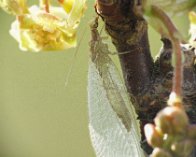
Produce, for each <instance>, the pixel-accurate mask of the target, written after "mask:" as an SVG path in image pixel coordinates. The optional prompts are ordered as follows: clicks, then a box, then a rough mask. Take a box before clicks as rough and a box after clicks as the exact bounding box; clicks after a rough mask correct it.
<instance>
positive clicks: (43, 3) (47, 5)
mask: <svg viewBox="0 0 196 157" xmlns="http://www.w3.org/2000/svg"><path fill="white" fill-rule="evenodd" d="M40 6H41V7H43V8H44V10H45V11H46V12H47V13H49V12H50V2H49V0H40Z"/></svg>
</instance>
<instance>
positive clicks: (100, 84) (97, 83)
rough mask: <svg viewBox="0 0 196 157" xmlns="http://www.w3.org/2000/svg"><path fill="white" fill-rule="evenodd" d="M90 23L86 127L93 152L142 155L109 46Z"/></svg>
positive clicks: (131, 111) (109, 155) (115, 156)
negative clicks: (90, 37) (87, 122)
mask: <svg viewBox="0 0 196 157" xmlns="http://www.w3.org/2000/svg"><path fill="white" fill-rule="evenodd" d="M97 24H98V23H97V21H95V24H94V25H93V24H92V25H91V30H92V40H91V41H90V49H91V55H90V56H91V58H90V61H89V71H88V107H89V131H90V136H91V141H92V145H93V147H94V149H95V152H96V155H97V156H104V157H119V156H123V157H131V156H133V155H134V157H144V153H143V151H142V149H141V148H140V129H139V123H138V121H137V120H136V113H135V110H134V108H133V106H132V104H131V102H130V100H129V97H128V95H127V92H126V90H125V88H124V86H123V82H122V80H121V78H120V76H119V73H118V70H117V68H116V66H115V64H114V63H113V62H112V60H111V58H110V57H109V54H110V52H109V50H108V49H106V45H105V44H104V43H103V42H102V41H101V37H100V35H99V33H98V31H97V30H96V27H97Z"/></svg>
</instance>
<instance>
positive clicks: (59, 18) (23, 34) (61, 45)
mask: <svg viewBox="0 0 196 157" xmlns="http://www.w3.org/2000/svg"><path fill="white" fill-rule="evenodd" d="M40 1H41V2H40V5H39V6H37V5H33V6H31V7H28V5H27V3H26V1H25V0H0V7H1V8H2V9H3V10H5V11H6V12H7V13H10V14H12V15H14V16H16V20H15V21H14V22H13V23H12V25H11V30H10V34H11V35H12V36H13V37H14V38H15V39H16V40H17V41H18V43H19V47H20V49H21V50H23V51H34V52H39V51H44V50H63V49H67V48H71V47H75V46H76V30H77V27H78V25H79V22H80V19H81V17H82V16H83V13H84V10H85V8H86V7H85V1H86V0H68V1H64V0H59V3H60V5H61V6H58V7H55V6H52V5H51V4H50V3H49V0H40Z"/></svg>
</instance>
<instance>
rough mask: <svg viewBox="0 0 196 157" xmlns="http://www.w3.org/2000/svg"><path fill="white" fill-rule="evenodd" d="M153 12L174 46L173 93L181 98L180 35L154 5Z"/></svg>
mask: <svg viewBox="0 0 196 157" xmlns="http://www.w3.org/2000/svg"><path fill="white" fill-rule="evenodd" d="M152 12H153V15H155V16H156V17H157V18H159V19H160V20H161V21H162V23H163V24H164V26H165V27H166V29H167V31H168V35H169V37H170V40H171V42H172V45H173V49H174V53H175V54H174V55H175V67H174V76H173V86H172V92H174V93H175V94H176V95H177V96H179V97H181V94H182V88H181V85H182V79H183V78H182V56H181V47H180V42H181V38H180V34H179V32H178V30H177V29H176V27H175V26H174V24H173V23H172V21H171V20H170V18H169V17H168V16H167V15H166V13H164V12H163V11H162V10H161V9H160V8H159V7H157V6H154V5H152Z"/></svg>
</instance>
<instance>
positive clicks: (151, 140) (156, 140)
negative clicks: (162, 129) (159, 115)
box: [144, 124, 163, 147]
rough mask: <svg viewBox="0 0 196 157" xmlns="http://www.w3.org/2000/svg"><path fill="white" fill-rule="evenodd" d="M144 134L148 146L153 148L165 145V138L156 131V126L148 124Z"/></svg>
mask: <svg viewBox="0 0 196 157" xmlns="http://www.w3.org/2000/svg"><path fill="white" fill-rule="evenodd" d="M144 132H145V136H146V140H147V142H148V144H150V145H151V146H152V147H161V146H162V145H163V136H162V135H161V134H160V133H159V132H158V131H157V130H156V128H155V126H154V125H152V124H146V125H145V126H144Z"/></svg>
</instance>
